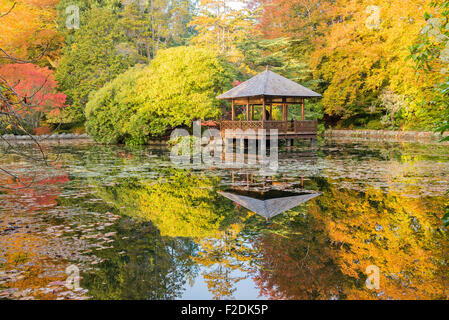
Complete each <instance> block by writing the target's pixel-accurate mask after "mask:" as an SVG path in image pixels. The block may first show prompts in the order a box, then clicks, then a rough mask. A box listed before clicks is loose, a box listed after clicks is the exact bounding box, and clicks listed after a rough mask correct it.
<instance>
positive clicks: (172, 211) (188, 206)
mask: <svg viewBox="0 0 449 320" xmlns="http://www.w3.org/2000/svg"><path fill="white" fill-rule="evenodd" d="M218 183H219V181H218V179H217V178H209V177H205V176H199V175H193V174H191V173H189V172H187V171H174V173H173V174H171V175H169V176H167V177H164V178H160V179H158V180H156V181H150V182H148V181H138V180H136V179H128V180H127V181H126V182H124V183H121V184H119V185H114V186H107V187H101V188H99V189H98V194H99V195H100V197H102V198H103V200H104V201H106V202H108V203H110V204H111V205H112V206H114V207H115V208H116V209H117V210H118V211H120V212H121V213H124V214H126V215H129V216H131V217H134V218H140V219H142V220H144V221H152V222H153V223H154V224H155V225H156V226H157V227H158V229H159V230H160V232H161V234H162V235H163V236H171V237H192V238H203V237H208V236H213V235H214V234H215V233H217V232H218V230H219V229H220V226H221V225H222V223H225V222H226V221H227V218H228V217H229V214H230V213H231V212H232V211H231V210H229V208H232V207H231V206H230V204H229V203H227V204H226V202H224V201H223V199H222V198H221V196H220V195H218V194H217V193H216V191H215V188H216V187H217V185H218Z"/></svg>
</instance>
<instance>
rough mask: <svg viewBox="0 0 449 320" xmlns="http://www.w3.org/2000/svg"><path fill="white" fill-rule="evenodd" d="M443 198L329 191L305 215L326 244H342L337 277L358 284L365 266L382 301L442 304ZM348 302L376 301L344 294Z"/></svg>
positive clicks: (447, 238)
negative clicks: (321, 229)
mask: <svg viewBox="0 0 449 320" xmlns="http://www.w3.org/2000/svg"><path fill="white" fill-rule="evenodd" d="M444 201H445V200H444V198H442V197H441V198H437V197H434V198H429V197H426V198H421V199H419V198H408V197H404V196H402V195H401V194H399V193H395V192H390V193H387V194H385V193H383V192H382V191H380V190H368V191H366V192H365V193H364V194H363V193H357V192H354V191H350V190H337V189H333V190H331V194H329V197H326V196H325V197H323V198H321V199H320V200H319V201H317V202H315V203H314V204H315V205H313V206H312V207H311V208H310V213H311V214H313V215H314V216H318V215H321V216H324V214H323V210H326V211H327V212H332V217H329V218H327V219H323V221H322V222H323V223H324V224H325V226H326V229H327V230H328V232H329V237H330V239H331V241H333V242H338V243H342V247H341V248H342V249H341V250H339V251H338V255H337V256H336V260H337V262H338V264H339V265H340V269H341V271H342V272H343V273H344V274H345V275H348V276H350V277H353V278H358V277H359V276H360V275H361V274H363V273H364V272H365V269H366V267H367V266H368V265H377V266H378V267H379V268H380V273H381V280H380V282H381V290H380V292H382V293H383V294H381V296H380V297H381V298H383V299H388V298H392V299H438V298H445V299H447V298H448V292H447V290H448V286H449V282H448V267H447V263H448V260H447V248H448V246H449V235H448V234H447V233H446V232H444V231H443V230H442V229H441V215H442V213H443V204H444ZM348 297H349V298H353V299H360V298H376V296H374V293H373V292H370V291H360V290H349V291H348Z"/></svg>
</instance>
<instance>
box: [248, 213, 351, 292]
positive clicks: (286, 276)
mask: <svg viewBox="0 0 449 320" xmlns="http://www.w3.org/2000/svg"><path fill="white" fill-rule="evenodd" d="M305 213H307V211H304V209H303V207H300V208H297V209H293V210H292V211H290V212H289V213H288V214H284V215H283V216H279V217H277V218H276V219H273V224H272V225H271V226H269V229H268V230H266V232H264V234H263V235H261V236H259V237H257V238H256V239H254V241H253V244H254V247H255V249H256V250H257V251H259V254H260V261H259V264H258V268H257V269H255V270H256V275H255V277H254V280H255V282H256V283H257V285H258V286H259V287H260V293H261V295H264V296H268V297H271V298H272V299H330V298H338V299H343V298H345V292H344V291H345V290H344V288H345V287H348V286H350V285H351V283H352V282H353V280H352V279H350V278H349V277H346V276H344V275H343V273H342V272H341V270H340V269H339V266H338V265H337V264H336V262H335V261H334V258H333V252H334V251H335V250H337V249H338V245H337V244H335V243H331V242H330V241H329V238H328V235H327V232H326V230H325V226H323V225H322V223H321V221H320V220H319V219H316V218H315V217H313V216H311V215H308V214H305Z"/></svg>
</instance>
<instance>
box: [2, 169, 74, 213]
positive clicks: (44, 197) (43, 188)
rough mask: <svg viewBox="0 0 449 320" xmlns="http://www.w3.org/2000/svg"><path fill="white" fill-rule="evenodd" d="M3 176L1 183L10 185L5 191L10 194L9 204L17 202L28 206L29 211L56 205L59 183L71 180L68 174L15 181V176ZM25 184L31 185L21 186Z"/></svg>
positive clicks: (24, 178) (22, 205)
mask: <svg viewBox="0 0 449 320" xmlns="http://www.w3.org/2000/svg"><path fill="white" fill-rule="evenodd" d="M3 178H4V180H3V181H2V180H1V179H0V184H1V185H4V186H7V187H8V189H6V191H5V192H6V193H7V194H8V195H9V198H8V202H9V204H10V205H12V204H14V203H15V204H16V205H20V206H21V207H26V208H27V210H28V211H29V212H35V211H38V210H40V209H42V208H43V207H51V206H55V205H56V204H57V200H58V197H59V194H60V192H61V190H60V186H58V185H61V184H64V183H67V182H69V181H70V179H69V177H68V175H67V174H62V175H60V176H56V177H49V178H45V179H41V180H39V179H37V178H36V177H33V178H28V177H23V178H21V179H20V182H15V181H14V179H13V178H11V177H8V176H4V177H3ZM36 179H37V180H36ZM23 185H31V187H28V188H21V187H22V186H23ZM30 199H31V200H30Z"/></svg>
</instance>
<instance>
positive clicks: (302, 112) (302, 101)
mask: <svg viewBox="0 0 449 320" xmlns="http://www.w3.org/2000/svg"><path fill="white" fill-rule="evenodd" d="M301 120H302V121H304V98H302V100H301Z"/></svg>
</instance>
